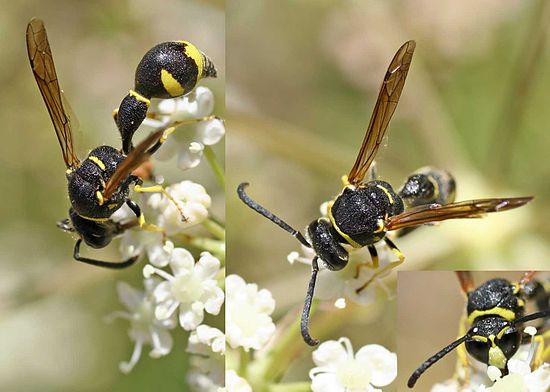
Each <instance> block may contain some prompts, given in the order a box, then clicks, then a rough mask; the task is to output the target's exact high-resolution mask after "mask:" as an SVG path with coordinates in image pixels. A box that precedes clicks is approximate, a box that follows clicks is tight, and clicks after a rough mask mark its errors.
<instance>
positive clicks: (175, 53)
mask: <svg viewBox="0 0 550 392" xmlns="http://www.w3.org/2000/svg"><path fill="white" fill-rule="evenodd" d="M216 76H217V71H216V67H215V66H214V63H213V62H212V60H210V59H209V58H208V57H207V56H206V55H205V54H204V53H202V52H201V51H200V50H199V49H197V47H196V46H195V45H193V44H192V43H190V42H187V41H171V42H163V43H161V44H158V45H156V46H155V47H153V48H152V49H151V50H149V51H148V52H147V53H146V54H145V56H143V58H142V59H141V61H140V63H139V64H138V66H137V69H136V75H135V87H134V90H130V92H129V94H128V95H127V96H126V97H124V99H123V100H122V102H121V104H120V106H119V109H118V111H117V112H116V113H115V121H116V124H117V127H118V129H119V131H120V134H121V136H122V142H123V151H124V152H125V153H128V152H129V151H130V150H131V149H132V136H133V134H134V132H135V131H136V130H137V129H138V128H139V126H140V125H141V123H142V122H143V120H144V119H145V116H146V114H147V109H148V108H149V105H150V99H151V98H174V97H179V96H182V95H185V94H188V93H190V92H191V91H192V90H193V89H194V88H195V86H196V84H197V82H198V81H199V80H201V79H202V78H206V77H216Z"/></svg>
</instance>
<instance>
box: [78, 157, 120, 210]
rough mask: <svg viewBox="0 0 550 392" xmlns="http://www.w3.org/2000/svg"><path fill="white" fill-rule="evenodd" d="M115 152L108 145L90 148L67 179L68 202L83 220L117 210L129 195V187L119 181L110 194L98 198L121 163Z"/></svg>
mask: <svg viewBox="0 0 550 392" xmlns="http://www.w3.org/2000/svg"><path fill="white" fill-rule="evenodd" d="M123 159H124V155H122V154H121V153H120V152H119V151H118V150H117V149H115V148H113V147H110V146H100V147H97V148H94V149H93V150H92V151H91V152H90V154H89V155H88V157H87V158H86V159H85V160H84V161H83V162H82V164H81V165H80V167H78V168H77V169H76V170H75V171H74V172H73V174H72V175H71V176H70V177H69V199H70V200H71V205H72V207H73V209H74V210H75V211H76V213H77V214H78V215H80V216H82V217H85V218H93V219H104V218H108V217H110V216H111V215H112V214H113V212H115V211H116V210H117V209H119V208H120V206H121V205H122V204H123V203H124V202H125V201H126V199H127V197H128V194H129V184H128V182H127V181H123V182H122V183H121V185H120V187H119V188H118V189H117V190H116V191H115V192H114V193H113V195H112V196H111V197H110V198H109V199H108V200H105V199H104V198H103V196H102V193H101V192H102V191H103V190H104V187H105V184H106V183H107V182H108V181H109V179H110V178H111V176H112V175H113V173H114V172H115V170H116V168H117V167H118V165H119V164H120V163H121V162H122V161H123Z"/></svg>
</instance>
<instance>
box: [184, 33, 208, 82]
mask: <svg viewBox="0 0 550 392" xmlns="http://www.w3.org/2000/svg"><path fill="white" fill-rule="evenodd" d="M178 42H181V43H183V44H184V47H185V49H184V53H185V54H186V55H187V56H189V57H191V58H192V59H193V61H194V62H195V64H197V70H198V74H197V82H198V81H199V79H202V73H203V71H204V54H203V53H202V52H201V51H200V50H199V49H197V47H196V46H195V45H193V44H192V43H191V42H189V41H178Z"/></svg>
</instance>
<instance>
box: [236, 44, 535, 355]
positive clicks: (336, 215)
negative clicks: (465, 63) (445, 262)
mask: <svg viewBox="0 0 550 392" xmlns="http://www.w3.org/2000/svg"><path fill="white" fill-rule="evenodd" d="M415 47H416V44H415V42H414V41H408V42H405V43H404V44H403V45H402V46H401V47H400V48H399V50H398V51H397V53H396V54H395V56H394V57H393V59H392V60H391V62H390V65H389V67H388V70H387V72H386V74H385V76H384V79H383V82H382V87H381V89H380V92H379V94H378V99H377V101H376V104H375V106H374V112H373V114H372V117H371V119H370V122H369V125H368V127H367V130H366V133H365V136H364V139H363V143H362V145H361V148H360V150H359V154H358V156H357V158H356V160H355V163H354V165H353V167H352V168H351V170H350V172H349V174H348V175H347V176H344V177H343V178H342V179H343V182H344V187H343V189H342V191H341V192H340V194H339V195H337V196H336V197H335V198H334V199H333V200H332V201H330V202H329V203H328V217H322V218H319V219H316V220H314V221H313V222H311V223H310V224H309V225H308V226H307V232H306V235H305V236H304V235H303V234H302V233H300V232H299V231H298V230H295V229H294V228H292V227H291V226H290V225H289V224H287V223H286V222H284V221H283V220H282V219H281V218H279V217H277V216H276V215H275V214H273V213H272V212H270V211H268V210H267V209H265V208H264V207H263V206H261V205H260V204H258V203H257V202H256V201H254V200H252V199H251V198H250V197H249V196H248V195H247V194H246V192H245V188H246V187H247V186H248V185H249V184H248V183H241V184H240V185H239V186H238V188H237V193H238V195H239V198H240V199H241V200H242V201H243V202H244V203H245V204H246V205H247V206H248V207H250V208H252V209H253V210H254V211H256V212H257V213H259V214H260V215H262V216H264V217H265V218H267V219H269V220H270V221H272V222H273V223H275V224H276V225H277V226H279V227H281V228H282V229H283V230H286V231H287V232H289V233H290V234H291V235H292V236H294V237H295V238H296V239H297V240H298V241H299V242H300V243H301V244H302V245H304V246H306V247H308V248H312V249H313V251H314V252H315V257H314V258H313V260H312V273H311V279H310V281H309V285H308V289H307V293H306V299H305V303H304V309H303V313H302V323H301V327H302V328H301V332H302V336H303V338H304V341H305V342H306V343H307V344H309V345H312V346H313V345H316V344H318V343H319V341H318V340H315V339H313V338H312V337H311V336H310V334H309V332H308V324H309V311H310V307H311V301H312V297H313V292H314V290H315V282H316V279H317V273H318V271H319V265H318V264H319V261H320V262H321V263H322V264H323V265H324V266H325V267H326V268H327V269H329V270H332V271H338V270H341V269H342V268H344V267H345V266H346V265H347V263H348V260H349V252H348V249H346V248H345V247H344V245H349V246H351V247H353V248H362V247H365V246H366V247H367V248H368V250H369V252H370V255H371V259H372V260H371V262H372V266H373V267H374V268H376V269H377V271H376V273H375V274H374V275H373V276H372V278H371V279H369V280H368V281H367V282H366V283H365V284H364V285H363V286H362V287H360V288H359V289H357V291H358V292H360V291H361V290H363V289H364V288H365V287H367V286H368V285H369V284H370V283H371V282H372V281H373V280H374V279H375V278H376V277H378V276H380V275H381V274H383V273H384V272H386V271H388V270H390V269H392V268H395V267H397V266H398V265H400V264H401V263H402V262H403V261H404V256H403V254H402V253H401V252H400V251H399V249H398V248H397V246H396V245H395V244H394V243H393V241H392V240H390V239H389V238H388V237H387V236H386V234H387V233H388V232H390V231H399V232H398V233H400V234H401V235H403V234H405V233H406V232H408V231H410V230H412V229H413V228H414V227H416V226H418V225H422V224H426V223H430V222H436V221H443V220H447V219H457V218H479V217H482V216H483V215H485V214H486V213H489V212H497V211H505V210H509V209H512V208H516V207H519V206H522V205H524V204H526V203H527V202H529V201H530V200H531V199H532V197H518V198H498V199H478V200H468V201H462V202H457V203H455V202H454V197H455V180H454V178H453V177H452V176H451V175H450V174H449V173H448V172H446V171H445V170H440V169H436V168H433V167H425V168H422V169H420V170H418V171H417V172H415V173H413V174H412V175H411V176H410V177H409V178H408V179H407V180H406V182H405V184H404V185H403V186H402V187H401V189H400V190H399V191H397V192H396V191H395V190H394V189H393V188H392V186H391V185H390V184H389V183H388V182H386V181H382V180H377V179H376V178H375V176H374V174H373V172H374V171H373V170H372V169H373V168H371V166H372V164H373V162H374V158H375V156H376V153H377V152H378V149H379V147H380V144H381V143H382V140H383V139H384V135H385V132H386V129H387V127H388V124H389V121H390V119H391V117H392V115H393V113H394V112H395V109H396V107H397V104H398V102H399V97H400V96H401V92H402V91H403V86H404V84H405V79H406V77H407V74H408V72H409V67H410V64H411V61H412V57H413V53H414V50H415ZM369 170H370V175H369V177H371V178H369V180H368V181H364V180H365V177H366V176H367V173H369ZM380 241H383V242H384V243H385V244H386V245H387V246H388V247H389V248H390V249H391V250H392V251H393V253H395V255H396V256H397V258H398V260H397V261H394V262H392V263H390V264H388V265H387V266H385V267H383V268H378V266H379V260H378V254H377V251H376V248H375V246H374V244H376V243H377V242H380ZM367 265H371V264H370V263H365V264H364V266H367Z"/></svg>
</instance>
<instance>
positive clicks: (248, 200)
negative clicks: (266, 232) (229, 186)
mask: <svg viewBox="0 0 550 392" xmlns="http://www.w3.org/2000/svg"><path fill="white" fill-rule="evenodd" d="M248 185H249V184H248V182H242V183H240V184H239V186H238V187H237V194H238V195H239V199H241V200H242V202H243V203H244V204H246V205H247V206H248V207H250V208H252V209H253V210H254V211H256V212H257V213H258V214H260V215H262V216H263V217H264V218H267V219H269V220H270V221H271V222H273V223H275V224H276V225H277V226H279V227H280V228H281V229H283V230H285V231H287V232H289V233H290V234H291V235H292V236H293V237H294V238H296V239H297V240H298V241H300V243H301V244H302V245H304V246H307V247H308V248H311V244H310V243H309V242H308V241H307V240H306V238H305V237H304V236H303V235H302V233H300V232H299V231H298V230H296V229H294V228H292V226H290V225H289V224H288V223H286V222H285V221H284V220H282V219H281V218H279V217H278V216H276V215H275V214H274V213H272V212H271V211H268V210H266V209H265V208H264V207H262V206H261V205H259V204H258V203H256V202H255V201H254V200H252V199H251V198H250V196H248V195H247V194H246V192H245V191H244V190H245V188H246V187H247V186H248Z"/></svg>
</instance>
